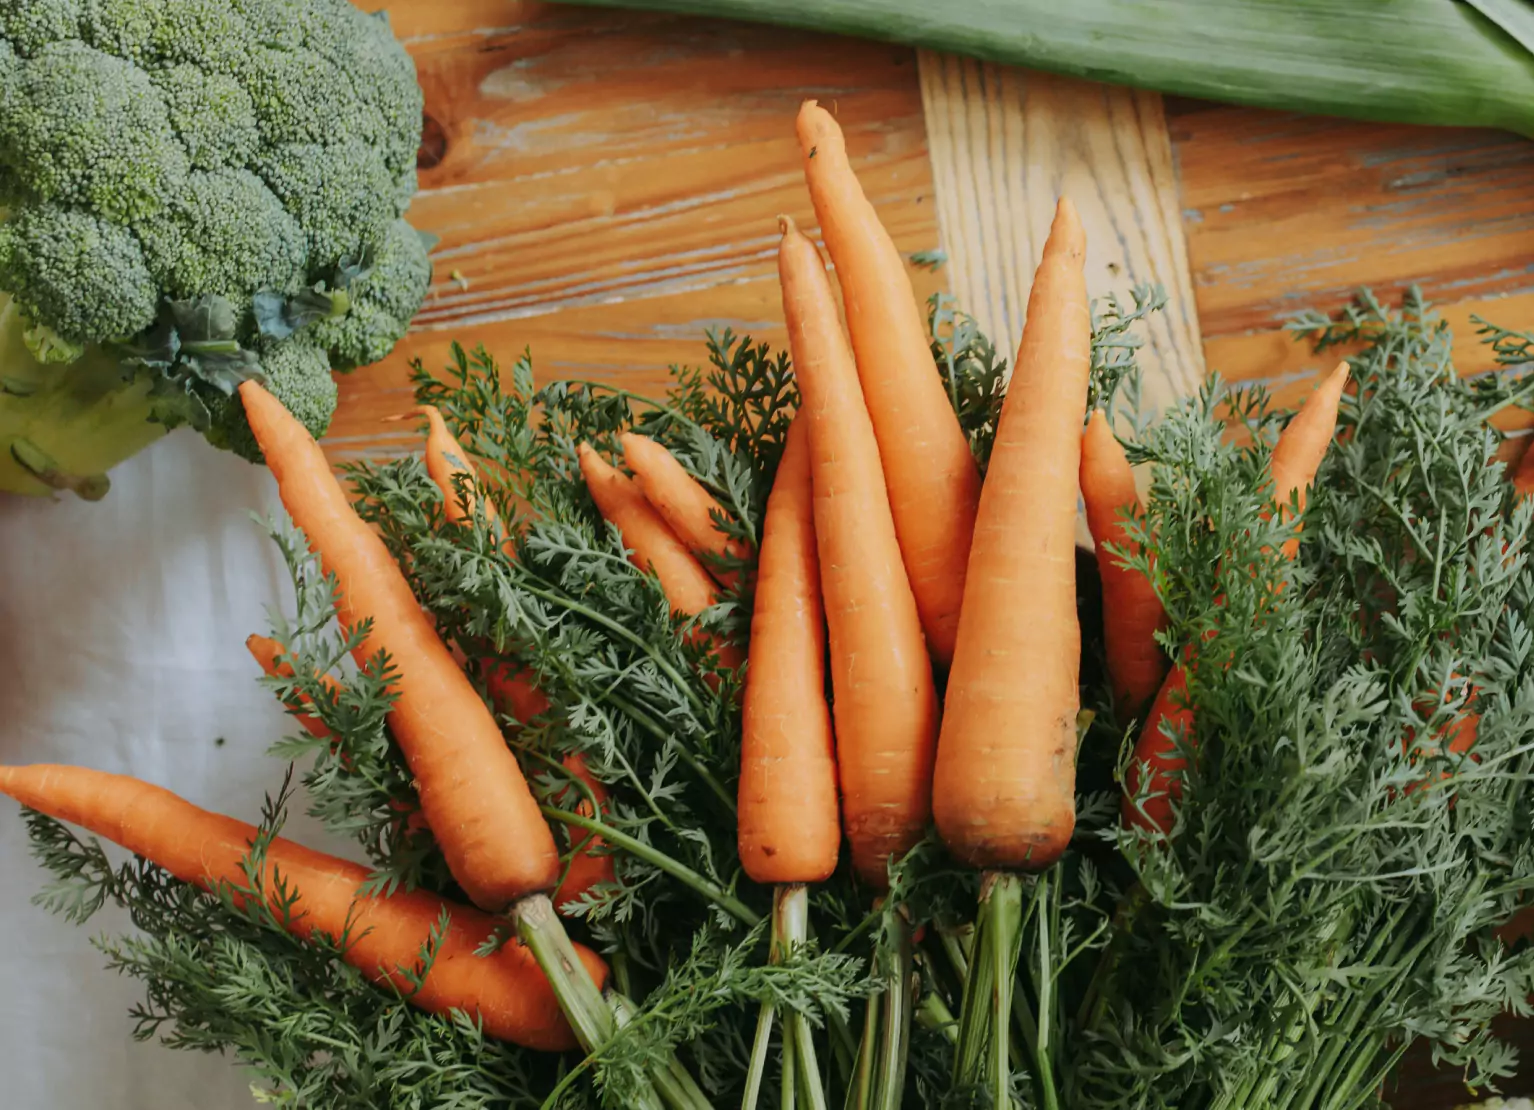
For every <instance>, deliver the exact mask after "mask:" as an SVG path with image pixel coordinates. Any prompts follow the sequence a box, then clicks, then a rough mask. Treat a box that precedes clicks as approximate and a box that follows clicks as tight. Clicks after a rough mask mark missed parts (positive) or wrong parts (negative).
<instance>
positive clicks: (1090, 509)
mask: <svg viewBox="0 0 1534 1110" xmlns="http://www.w3.org/2000/svg"><path fill="white" fill-rule="evenodd" d="M1081 496H1082V499H1083V500H1084V501H1085V502H1086V507H1087V525H1088V527H1089V528H1090V529H1091V531H1092V543H1093V545H1094V546H1095V548H1096V554H1097V571H1098V576H1099V577H1100V578H1101V579H1102V587H1103V647H1104V650H1105V653H1106V655H1107V657H1108V677H1109V680H1110V681H1111V682H1112V684H1113V702H1114V704H1115V705H1116V706H1117V707H1118V711H1119V716H1120V717H1121V718H1122V719H1124V720H1126V721H1127V720H1128V719H1130V718H1131V717H1135V716H1137V715H1138V714H1139V713H1140V711H1141V710H1143V709H1144V708H1145V703H1146V702H1148V701H1150V700H1151V699H1152V698H1154V697H1155V696H1156V691H1157V690H1159V689H1160V688H1161V680H1162V679H1163V678H1164V677H1165V676H1166V671H1167V660H1166V654H1165V653H1164V652H1163V651H1162V650H1161V645H1160V644H1158V643H1157V642H1156V631H1157V630H1158V629H1159V628H1160V627H1161V626H1162V625H1163V624H1164V623H1165V621H1166V612H1165V611H1164V610H1163V609H1162V608H1161V600H1160V599H1159V598H1158V597H1157V596H1156V590H1155V587H1154V586H1152V585H1151V583H1150V579H1148V578H1146V577H1145V575H1143V574H1141V573H1139V572H1138V571H1135V570H1131V569H1129V568H1128V567H1126V566H1124V565H1123V563H1121V562H1120V561H1119V558H1118V556H1115V555H1113V554H1112V553H1111V552H1110V551H1109V550H1108V545H1112V546H1114V547H1117V548H1119V549H1120V550H1123V551H1128V550H1130V549H1131V548H1132V544H1131V543H1130V541H1129V537H1128V534H1127V532H1128V530H1127V528H1126V527H1125V521H1124V515H1125V514H1126V513H1132V514H1135V515H1138V514H1139V513H1140V512H1141V508H1140V498H1139V495H1138V494H1137V493H1136V492H1135V480H1134V472H1133V471H1132V470H1131V469H1130V468H1129V460H1128V459H1127V458H1126V457H1125V456H1124V448H1123V447H1122V446H1120V445H1119V441H1118V440H1117V439H1116V438H1115V437H1114V434H1113V429H1112V428H1111V427H1110V426H1109V424H1108V417H1107V414H1106V413H1104V412H1103V411H1102V410H1101V409H1097V410H1095V411H1094V412H1093V413H1092V416H1091V418H1090V419H1089V420H1088V421H1087V429H1086V431H1085V433H1083V435H1082V437H1081Z"/></svg>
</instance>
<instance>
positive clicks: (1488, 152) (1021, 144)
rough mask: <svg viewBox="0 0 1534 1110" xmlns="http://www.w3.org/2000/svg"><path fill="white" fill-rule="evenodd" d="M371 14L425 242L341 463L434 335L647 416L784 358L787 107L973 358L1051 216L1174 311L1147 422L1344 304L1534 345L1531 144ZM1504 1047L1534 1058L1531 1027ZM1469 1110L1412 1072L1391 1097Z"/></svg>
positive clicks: (871, 51) (727, 28) (1004, 327)
mask: <svg viewBox="0 0 1534 1110" xmlns="http://www.w3.org/2000/svg"><path fill="white" fill-rule="evenodd" d="M364 6H369V7H378V6H382V5H379V4H377V3H376V0H367V2H366V3H364ZM389 8H390V17H391V19H392V22H393V26H394V28H395V31H396V33H397V34H398V35H399V36H400V37H401V39H402V40H403V41H404V42H405V44H406V45H407V47H408V48H409V49H410V51H411V53H412V54H413V55H414V57H415V60H416V63H417V66H418V68H419V73H420V80H421V84H422V86H423V88H424V89H425V92H426V116H427V119H426V129H425V140H424V142H423V145H422V149H421V153H420V159H419V165H420V177H421V190H420V193H419V195H418V196H417V198H416V200H415V202H414V205H413V206H412V208H411V211H410V214H409V215H410V219H411V220H412V222H414V223H415V224H416V225H417V226H418V227H421V228H423V229H425V230H427V231H430V232H432V233H434V234H436V235H438V236H439V237H440V243H439V245H438V246H437V248H436V250H435V252H434V257H435V259H436V277H435V281H434V284H433V286H432V289H431V293H430V295H429V298H428V300H427V303H426V305H425V307H424V308H423V310H422V312H421V314H420V316H419V317H418V319H417V321H416V323H415V326H414V328H413V329H412V331H411V333H410V335H409V336H408V337H407V338H406V340H405V341H404V342H403V343H401V345H400V347H399V348H398V349H397V350H396V352H395V353H394V354H393V355H391V356H390V358H389V359H387V360H386V361H385V362H383V363H381V364H379V365H377V366H374V367H370V368H367V369H365V370H363V371H359V372H357V373H355V374H352V375H350V376H349V377H347V378H345V379H344V381H343V384H342V401H341V407H340V410H339V412H338V413H337V416H336V419H335V423H334V425H333V427H332V430H331V434H330V436H329V437H328V439H327V441H326V446H327V449H328V450H329V451H330V452H331V455H332V457H333V458H335V459H337V460H338V461H339V460H344V459H347V458H353V457H356V456H358V455H362V454H375V455H376V454H384V453H394V452H399V451H408V450H414V449H416V447H417V439H416V435H415V433H414V432H412V431H408V430H405V427H404V426H402V425H400V424H397V423H395V424H391V423H385V422H384V418H385V417H388V416H391V415H395V414H397V413H399V412H401V411H403V410H405V409H406V408H408V407H409V405H410V387H409V381H408V373H409V363H410V361H411V360H412V359H416V358H419V359H421V360H423V362H424V364H425V365H426V366H427V367H429V368H430V367H433V366H436V365H440V364H441V363H442V362H443V361H444V360H445V358H446V352H447V348H448V345H449V343H450V342H452V341H454V340H458V341H460V342H463V343H464V344H465V345H469V346H472V345H475V344H483V345H485V346H486V347H487V348H489V349H490V350H491V351H492V352H494V353H496V354H497V355H499V356H500V357H501V358H502V359H504V360H510V359H511V358H514V357H516V356H517V355H519V354H520V353H521V352H522V351H523V350H524V349H528V350H530V351H531V353H532V359H533V365H534V368H535V373H536V374H537V375H538V377H539V378H540V380H548V379H551V378H555V377H590V378H599V379H603V380H607V381H612V382H621V383H622V384H624V385H625V386H627V387H629V388H633V389H636V390H640V391H651V392H654V391H657V390H659V389H661V388H663V387H664V384H665V382H666V381H667V368H668V366H670V365H671V364H674V363H676V364H689V363H696V362H699V361H701V360H702V356H703V335H704V332H705V330H706V329H708V328H710V327H729V328H732V329H734V330H735V331H736V332H737V333H745V334H750V335H751V336H753V337H755V338H758V339H765V340H767V341H769V342H772V343H774V344H782V343H783V341H784V332H783V326H782V315H781V307H780V304H779V300H778V289H777V280H776V264H775V258H776V238H777V235H776V226H777V225H776V220H775V217H776V216H777V214H778V213H780V212H786V213H788V214H789V215H792V216H793V217H794V218H795V219H796V220H797V221H798V222H799V223H800V224H801V226H804V227H806V228H813V226H814V215H813V212H812V210H811V208H810V203H809V197H808V195H807V194H806V192H805V190H804V187H803V183H802V179H801V176H800V172H799V156H798V149H797V143H796V140H795V137H794V132H793V118H794V112H795V110H796V109H797V107H798V105H799V103H800V101H802V100H803V99H805V98H807V97H815V98H817V99H819V100H821V101H822V102H823V103H825V104H826V105H827V106H828V107H830V108H832V109H833V110H834V111H835V113H836V115H837V117H838V119H839V121H840V122H841V125H842V127H843V128H844V130H845V132H846V134H847V142H848V148H849V151H850V153H851V155H852V158H853V161H854V163H855V165H856V168H857V170H858V173H859V176H860V178H861V179H862V181H863V184H864V187H865V188H866V189H867V191H868V193H869V195H870V197H871V198H872V199H873V201H874V203H875V204H876V205H877V206H878V209H879V212H880V214H881V216H882V217H883V219H884V221H885V223H886V224H887V226H888V227H889V229H890V232H891V234H892V235H893V237H894V239H895V242H896V244H897V245H898V247H899V248H900V250H901V251H902V252H904V253H905V254H906V256H907V257H911V256H916V259H918V260H923V261H925V262H926V263H927V264H926V265H917V264H916V262H913V263H912V275H913V279H914V284H915V287H916V289H917V292H918V294H919V295H920V296H923V297H926V296H928V295H930V294H932V293H935V292H939V291H943V292H948V293H951V294H952V295H953V296H954V297H956V298H957V301H958V303H959V305H960V307H962V308H964V309H965V310H967V311H969V312H970V313H972V314H973V315H975V317H976V318H977V320H978V321H979V322H980V324H981V325H982V327H983V328H984V329H985V330H986V331H987V332H988V333H989V334H991V335H992V337H993V338H994V339H996V340H997V343H998V346H1001V347H1005V348H1008V349H1010V347H1011V346H1013V345H1015V342H1016V339H1017V336H1018V334H1019V332H1020V329H1021V324H1022V314H1023V311H1024V306H1025V303H1026V294H1027V285H1028V280H1029V276H1030V275H1031V274H1032V271H1033V265H1034V262H1035V261H1036V257H1037V251H1038V249H1039V248H1040V247H1041V246H1042V242H1043V235H1044V232H1045V230H1047V226H1048V218H1049V214H1050V212H1051V211H1052V208H1053V204H1054V200H1055V197H1056V195H1058V193H1059V192H1061V191H1066V192H1069V193H1070V194H1071V195H1072V197H1073V199H1075V201H1076V203H1077V206H1078V208H1079V209H1081V211H1082V213H1083V216H1084V218H1085V221H1086V224H1087V229H1088V239H1089V244H1090V246H1089V256H1088V278H1089V285H1090V288H1091V290H1092V292H1093V293H1094V294H1095V295H1103V294H1107V293H1110V292H1117V293H1120V294H1123V293H1127V292H1128V290H1129V289H1130V287H1131V286H1132V285H1133V284H1135V283H1136V282H1144V281H1154V282H1156V283H1159V284H1160V285H1162V286H1163V287H1164V288H1165V289H1166V291H1167V294H1168V306H1167V309H1166V311H1165V312H1163V313H1162V314H1161V315H1160V316H1159V317H1158V318H1157V319H1156V320H1155V322H1154V323H1153V325H1152V327H1151V330H1150V334H1149V336H1148V338H1149V345H1148V347H1147V350H1146V357H1145V360H1144V361H1145V365H1146V370H1147V381H1148V386H1147V395H1148V396H1149V397H1150V399H1151V400H1152V401H1153V402H1155V403H1166V402H1167V401H1169V400H1172V399H1175V397H1176V396H1178V395H1180V394H1184V393H1186V392H1188V391H1189V390H1190V389H1192V388H1193V387H1194V386H1196V384H1197V383H1198V382H1199V381H1200V380H1201V378H1202V377H1203V376H1204V375H1205V374H1206V373H1209V372H1211V371H1214V372H1218V373H1220V374H1221V375H1223V376H1224V377H1226V378H1228V379H1232V380H1236V381H1241V382H1256V381H1261V382H1264V383H1267V384H1269V385H1270V386H1272V387H1273V388H1274V389H1275V390H1276V391H1277V392H1279V393H1280V394H1283V393H1285V392H1286V391H1288V392H1290V393H1291V394H1292V393H1293V392H1295V391H1299V390H1302V389H1304V388H1307V383H1308V380H1309V377H1310V375H1311V374H1312V373H1313V372H1315V371H1316V370H1318V369H1321V360H1319V359H1317V358H1315V357H1314V356H1312V355H1311V353H1310V352H1309V350H1308V348H1306V347H1304V346H1302V345H1300V344H1297V343H1295V342H1294V341H1293V339H1292V338H1291V337H1290V336H1289V335H1288V334H1287V333H1286V331H1285V329H1284V324H1285V321H1286V319H1287V318H1288V317H1290V316H1291V315H1292V314H1294V313H1295V312H1297V311H1299V310H1301V309H1304V308H1319V309H1322V310H1328V311H1329V310H1335V309H1337V308H1340V307H1341V306H1342V305H1344V304H1345V303H1346V302H1347V301H1348V300H1349V299H1350V298H1351V297H1352V296H1353V295H1354V294H1355V292H1356V291H1357V290H1358V289H1359V288H1360V287H1363V286H1367V287H1371V288H1372V289H1374V291H1375V292H1376V293H1378V294H1379V295H1380V296H1381V297H1383V298H1385V299H1386V300H1391V299H1396V298H1399V296H1400V294H1401V292H1402V291H1403V290H1404V289H1405V288H1406V287H1407V286H1409V285H1411V284H1413V283H1415V284H1417V285H1419V286H1420V287H1421V288H1422V290H1423V291H1424V293H1425V294H1426V295H1427V296H1428V298H1429V299H1430V300H1432V301H1434V302H1435V303H1437V304H1438V305H1439V306H1440V308H1441V310H1442V313H1443V315H1444V317H1445V318H1446V319H1447V320H1448V321H1449V322H1450V323H1451V325H1453V327H1454V329H1455V334H1456V354H1457V365H1458V367H1459V369H1460V371H1461V372H1462V373H1475V372H1479V371H1483V370H1485V369H1487V368H1488V367H1489V366H1490V365H1491V358H1490V355H1489V352H1488V351H1487V350H1486V349H1485V348H1484V347H1482V346H1481V345H1480V344H1479V343H1478V341H1477V339H1476V336H1475V325H1474V323H1473V321H1474V319H1475V318H1476V317H1477V316H1485V317H1488V318H1490V319H1493V320H1495V321H1497V322H1498V323H1501V324H1504V325H1506V326H1510V327H1529V326H1534V272H1531V271H1534V144H1531V143H1530V142H1528V141H1526V140H1523V139H1520V138H1517V137H1514V136H1511V135H1507V134H1503V133H1499V132H1492V131H1484V130H1468V129H1467V130H1458V129H1426V128H1412V127H1404V126H1385V125H1379V124H1366V123H1357V122H1348V121H1340V120H1333V119H1319V118H1314V117H1303V116H1297V115H1290V114H1284V113H1278V112H1268V111H1257V110H1251V109H1241V108H1231V107H1226V106H1220V105H1212V104H1207V103H1201V102H1193V101H1182V100H1173V99H1163V98H1162V97H1160V96H1157V95H1155V94H1151V93H1145V92H1140V91H1134V90H1129V89H1122V88H1109V87H1106V86H1101V85H1094V84H1089V83H1086V82H1081V81H1074V80H1066V79H1061V78H1057V77H1050V76H1046V75H1042V74H1037V73H1030V72H1024V71H1020V70H1014V69H1008V68H1006V67H1000V66H995V65H990V64H985V63H979V62H974V61H969V60H962V59H956V58H951V57H943V56H939V55H933V54H927V53H923V52H918V51H913V50H910V49H908V48H904V47H896V46H890V45H884V44H878V43H871V42H861V41H853V40H849V39H842V38H836V37H830V36H823V35H814V34H807V33H801V32H796V31H790V30H784V29H779V28H770V27H758V26H746V25H740V24H733V23H727V22H720V21H707V20H697V19H688V18H681V17H675V16H664V15H651V14H642V13H622V12H609V11H594V10H589V9H582V8H573V7H565V6H561V5H557V4H543V3H527V2H519V0H431V2H426V0H408V2H407V0H399V2H396V3H394V4H393V5H390V6H389ZM937 252H941V254H940V255H939V254H938V253H937ZM935 257H944V261H942V262H941V264H939V265H936V266H935V267H934V266H933V265H932V264H931V263H932V259H934V258H935ZM1508 421H1509V423H1508V424H1507V425H1506V427H1507V430H1509V431H1512V432H1517V433H1520V435H1521V433H1522V432H1524V431H1526V430H1527V420H1526V418H1525V417H1523V416H1522V415H1513V416H1509V417H1508ZM1521 448H1522V444H1521V441H1520V439H1518V438H1515V439H1514V440H1512V441H1511V442H1510V443H1509V446H1508V450H1509V453H1512V452H1516V451H1518V450H1521ZM1510 1035H1512V1036H1513V1037H1514V1038H1515V1039H1519V1040H1522V1041H1524V1042H1526V1046H1534V1035H1531V1034H1530V1033H1529V1031H1528V1027H1527V1026H1525V1025H1517V1026H1510ZM1525 1087H1526V1089H1534V1081H1531V1082H1530V1083H1529V1084H1527V1085H1525ZM1515 1089H1516V1088H1515ZM1467 1095H1468V1092H1466V1091H1465V1090H1464V1087H1463V1084H1462V1083H1460V1082H1459V1081H1458V1080H1457V1078H1456V1077H1455V1076H1453V1075H1445V1074H1441V1073H1433V1072H1432V1071H1431V1069H1430V1067H1429V1066H1428V1062H1427V1061H1426V1060H1425V1059H1416V1058H1414V1059H1412V1060H1410V1061H1409V1062H1408V1064H1407V1066H1406V1067H1405V1068H1404V1069H1403V1072H1402V1078H1401V1079H1400V1080H1399V1089H1398V1090H1397V1091H1395V1092H1394V1093H1393V1094H1392V1099H1393V1103H1394V1105H1396V1106H1397V1107H1403V1108H1416V1110H1424V1108H1427V1107H1435V1108H1436V1107H1448V1106H1452V1105H1453V1104H1454V1103H1455V1102H1456V1101H1462V1100H1463V1099H1464V1098H1465V1097H1467Z"/></svg>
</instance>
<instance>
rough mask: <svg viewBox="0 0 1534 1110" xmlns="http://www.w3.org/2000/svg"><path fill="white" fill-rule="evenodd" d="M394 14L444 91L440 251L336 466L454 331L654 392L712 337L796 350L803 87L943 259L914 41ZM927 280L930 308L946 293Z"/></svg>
mask: <svg viewBox="0 0 1534 1110" xmlns="http://www.w3.org/2000/svg"><path fill="white" fill-rule="evenodd" d="M392 10H393V17H392V18H393V22H394V26H395V29H396V32H397V33H398V34H399V35H400V36H401V38H402V40H403V41H404V42H405V45H406V46H407V48H408V49H409V50H410V51H411V53H412V55H413V56H414V57H415V60H416V64H417V67H418V69H419V73H420V79H421V84H422V87H423V88H424V89H425V91H426V114H427V117H428V122H427V142H426V144H425V145H424V147H423V155H422V169H421V191H420V193H419V194H418V196H417V198H416V200H415V203H414V204H413V206H412V208H411V211H410V218H411V220H412V222H414V223H416V224H417V226H419V227H422V228H424V229H425V230H428V231H431V232H434V233H436V234H438V235H439V236H441V242H440V243H439V245H438V247H437V249H436V251H435V252H434V257H435V258H436V260H437V274H436V280H435V283H434V285H433V287H432V290H431V293H430V295H429V298H428V300H427V303H426V306H425V307H424V309H423V311H422V312H421V314H420V316H419V318H418V319H417V321H416V324H415V328H414V330H413V332H412V334H411V335H410V336H409V337H407V339H406V341H405V342H404V343H403V344H402V345H401V347H400V349H399V350H398V351H397V352H396V353H395V354H394V355H392V356H391V357H390V358H389V359H387V360H386V361H385V362H383V363H381V364H379V365H378V366H374V367H369V368H367V369H365V370H362V371H360V372H358V373H357V374H354V375H352V376H350V377H348V378H346V379H344V381H343V385H342V405H341V409H340V412H339V413H338V415H337V418H336V421H335V425H334V427H333V429H332V435H331V438H330V439H329V440H328V442H327V446H329V447H331V448H332V449H333V450H334V451H336V452H338V453H344V454H354V453H356V452H359V451H364V450H367V449H368V448H369V447H371V446H378V447H380V448H384V449H387V448H388V447H389V446H390V444H391V440H390V437H389V431H388V429H387V427H385V428H384V429H380V425H379V423H378V418H379V417H380V416H382V415H385V414H387V413H391V412H397V411H399V410H401V409H403V408H404V407H406V406H407V405H408V403H409V399H408V387H407V386H406V384H405V383H406V360H407V359H408V358H409V357H411V356H412V355H414V354H421V355H423V356H424V357H425V358H426V360H427V362H428V364H431V363H432V362H434V361H436V360H438V359H439V358H440V357H441V355H442V353H443V352H444V351H445V349H446V347H447V343H448V341H449V340H451V339H453V338H458V339H460V340H462V341H464V342H465V343H469V344H473V343H478V342H484V343H486V345H488V346H490V347H491V349H492V350H494V351H495V352H496V353H497V354H499V355H501V356H502V357H504V358H508V359H509V358H511V357H514V356H515V355H516V354H518V353H520V351H521V349H522V348H523V347H524V346H526V345H527V344H529V343H531V344H532V346H533V356H534V361H535V365H536V366H538V367H541V368H543V369H544V370H545V371H546V372H547V375H548V376H554V375H556V374H558V375H564V374H582V375H593V376H600V377H605V378H609V379H612V380H615V381H620V382H622V383H624V384H626V385H634V386H637V387H640V388H651V387H654V386H657V385H658V384H660V383H661V382H662V381H663V380H664V376H665V368H666V366H667V364H668V363H670V362H673V361H684V362H698V361H701V359H702V357H703V342H702V339H703V332H704V329H705V328H706V327H708V326H729V327H733V328H734V329H735V330H736V331H737V332H749V333H751V334H752V335H757V336H760V337H762V338H765V339H769V340H771V341H773V342H782V341H783V333H782V330H781V324H780V322H779V321H780V320H781V316H782V311H781V307H780V306H779V304H778V301H777V279H776V262H775V252H776V222H775V217H776V215H777V213H779V212H788V213H789V214H791V215H793V216H794V217H795V218H796V219H798V220H799V221H800V222H801V223H802V225H803V226H805V227H807V228H812V227H813V226H814V216H813V212H812V210H811V208H810V204H809V197H808V194H807V193H806V192H805V189H804V185H803V182H802V179H801V176H800V171H799V154H798V145H797V141H796V140H795V138H794V130H793V120H794V113H795V112H796V110H797V108H798V105H799V102H800V101H801V100H802V99H804V98H805V97H810V96H814V97H818V98H820V99H821V100H822V101H823V102H825V103H827V104H828V105H830V106H832V107H834V109H835V111H836V113H837V116H838V119H839V120H840V122H841V124H842V127H843V128H844V129H845V131H846V132H847V145H848V149H849V152H850V154H851V157H852V159H853V163H854V165H855V166H856V167H857V170H858V173H859V175H860V177H861V178H862V180H863V182H864V184H865V186H866V187H867V188H868V190H869V193H870V195H871V196H872V197H873V200H874V202H875V203H876V204H877V205H878V206H879V211H880V214H881V215H882V216H883V217H884V219H885V221H886V223H887V224H888V225H889V227H890V230H891V233H892V234H893V236H894V238H895V241H896V244H897V246H898V247H899V248H900V249H901V250H902V251H903V252H905V253H907V254H909V253H912V252H916V251H920V250H930V249H932V248H935V247H936V246H937V238H938V236H937V225H936V217H935V214H934V210H933V205H932V199H931V193H932V177H931V168H930V162H929V159H928V157H927V148H926V141H925V135H924V127H923V123H922V101H921V92H920V89H919V87H918V85H917V74H916V64H915V56H914V54H913V53H912V52H911V51H909V50H907V49H904V48H899V47H892V46H885V45H880V44H875V43H864V42H854V41H850V40H841V39H833V38H828V37H825V36H816V35H810V34H805V33H801V32H795V31H788V30H780V29H773V28H765V27H747V26H742V25H738V24H732V23H726V22H722V21H708V20H689V19H681V18H678V17H670V16H659V15H652V14H644V13H630V12H599V11H591V10H586V9H580V8H569V7H562V6H559V5H542V4H530V3H506V2H504V0H443V2H441V3H432V4H409V5H402V6H398V7H396V8H394V9H392ZM455 275H456V276H455ZM913 277H914V278H915V280H916V283H917V289H918V293H919V294H920V295H921V296H923V297H925V296H927V295H928V294H930V293H931V292H933V291H935V290H936V289H938V288H940V287H941V284H942V281H943V278H942V276H941V275H936V276H934V275H932V274H929V273H926V272H925V271H917V272H915V273H914V275H913ZM396 431H397V429H396ZM396 442H397V440H396Z"/></svg>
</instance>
